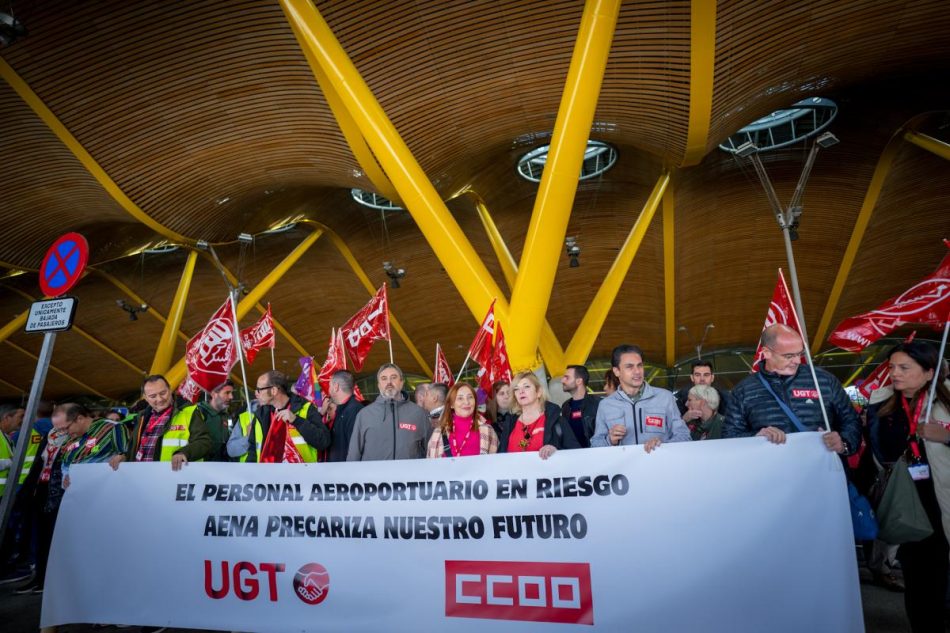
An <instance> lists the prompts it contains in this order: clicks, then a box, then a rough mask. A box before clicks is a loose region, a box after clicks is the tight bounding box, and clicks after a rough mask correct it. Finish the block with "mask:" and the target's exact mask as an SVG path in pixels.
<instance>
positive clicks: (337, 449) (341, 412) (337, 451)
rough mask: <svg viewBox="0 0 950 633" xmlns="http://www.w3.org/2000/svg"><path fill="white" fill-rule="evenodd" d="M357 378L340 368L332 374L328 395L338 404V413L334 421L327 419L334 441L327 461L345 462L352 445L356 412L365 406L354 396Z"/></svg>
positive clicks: (334, 416)
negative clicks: (351, 437)
mask: <svg viewBox="0 0 950 633" xmlns="http://www.w3.org/2000/svg"><path fill="white" fill-rule="evenodd" d="M355 384H356V379H355V378H354V376H353V374H351V373H350V372H348V371H346V370H345V369H340V370H338V371H335V372H333V375H332V376H330V390H329V393H328V394H327V397H328V398H329V399H330V400H331V401H332V402H333V404H335V405H336V413H335V414H334V415H333V419H332V421H330V420H327V426H328V427H330V433H331V435H332V436H333V441H332V442H331V443H330V450H329V451H328V453H327V461H330V462H345V461H346V452H347V450H349V447H350V436H352V435H353V423H354V422H356V414H357V413H359V412H360V410H361V409H362V408H363V403H361V402H360V401H359V400H357V399H356V398H355V397H353V387H354V385H355Z"/></svg>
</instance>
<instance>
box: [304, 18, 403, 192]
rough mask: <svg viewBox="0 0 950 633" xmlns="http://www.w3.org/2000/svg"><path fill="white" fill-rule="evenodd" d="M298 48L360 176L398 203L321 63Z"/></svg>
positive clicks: (312, 55)
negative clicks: (360, 173) (360, 171)
mask: <svg viewBox="0 0 950 633" xmlns="http://www.w3.org/2000/svg"><path fill="white" fill-rule="evenodd" d="M288 22H289V24H290V28H291V30H293V32H294V35H295V36H296V37H297V41H299V42H303V34H302V33H301V32H300V30H299V28H298V27H297V25H296V24H295V23H294V21H293V20H289V21H288ZM300 48H301V50H303V54H304V57H306V58H307V62H308V63H309V64H310V69H311V70H312V71H313V76H314V78H315V79H316V80H317V84H318V85H319V86H320V90H321V91H322V92H323V95H324V97H326V100H327V105H329V106H330V111H331V112H332V113H333V116H334V118H335V119H336V122H337V124H339V126H340V131H341V132H342V133H343V138H345V139H346V143H347V145H349V146H350V150H351V151H352V152H353V157H354V158H356V162H358V163H359V165H360V167H362V168H363V173H364V174H366V177H367V178H368V179H369V181H370V182H371V183H372V184H373V186H374V187H376V191H377V192H378V193H379V194H381V195H383V196H386V197H387V198H389V199H390V200H392V201H393V202H395V203H397V204H398V203H399V193H398V192H397V191H396V188H395V187H394V186H393V184H392V183H391V182H390V181H389V178H387V177H386V174H385V173H383V170H382V168H381V167H380V166H379V163H378V162H377V160H376V157H375V156H373V152H372V150H371V149H370V148H369V146H368V145H367V144H366V139H365V138H363V134H362V133H361V132H360V128H359V126H357V125H356V121H354V120H353V117H352V116H350V113H349V112H348V111H347V110H346V107H345V106H344V105H343V101H342V100H341V99H340V95H339V94H337V91H336V89H335V88H334V87H333V84H332V83H330V80H329V79H328V78H327V74H326V73H325V72H324V71H323V68H321V67H320V62H319V61H317V59H316V57H315V56H314V54H313V52H312V51H311V50H310V48H309V47H308V46H303V45H301V47H300Z"/></svg>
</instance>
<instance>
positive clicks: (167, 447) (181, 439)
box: [158, 405, 201, 462]
mask: <svg viewBox="0 0 950 633" xmlns="http://www.w3.org/2000/svg"><path fill="white" fill-rule="evenodd" d="M197 408H198V407H197V405H191V406H187V407H185V408H184V409H182V410H181V411H179V412H178V413H176V414H175V415H174V417H172V419H171V423H170V424H169V425H168V430H167V431H165V434H164V435H162V452H161V453H160V455H159V458H158V461H160V462H170V461H171V460H172V456H173V455H174V454H175V453H176V452H178V451H179V450H181V449H182V448H184V447H185V446H187V445H188V435H189V430H190V429H189V427H190V426H191V416H192V414H193V413H194V412H195V409H197ZM196 461H201V460H200V459H199V460H196Z"/></svg>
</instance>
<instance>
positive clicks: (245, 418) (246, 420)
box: [238, 411, 264, 462]
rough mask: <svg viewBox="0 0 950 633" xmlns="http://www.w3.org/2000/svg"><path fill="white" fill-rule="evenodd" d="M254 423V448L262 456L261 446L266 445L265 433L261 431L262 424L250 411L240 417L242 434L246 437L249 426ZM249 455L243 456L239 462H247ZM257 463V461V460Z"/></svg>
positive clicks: (239, 422)
mask: <svg viewBox="0 0 950 633" xmlns="http://www.w3.org/2000/svg"><path fill="white" fill-rule="evenodd" d="M252 422H253V423H254V446H255V450H257V452H258V454H260V450H261V446H262V445H263V444H264V431H263V429H261V423H260V422H259V421H258V420H257V416H256V415H254V414H253V413H251V412H250V411H245V412H244V413H242V414H241V415H239V416H238V424H239V425H240V426H241V433H242V434H244V435H245V436H246V435H247V429H248V425H249V424H251V423H252ZM248 453H250V449H248ZM248 453H244V454H243V455H241V457H240V459H238V461H240V462H246V461H247V457H248ZM255 461H257V460H256V458H255Z"/></svg>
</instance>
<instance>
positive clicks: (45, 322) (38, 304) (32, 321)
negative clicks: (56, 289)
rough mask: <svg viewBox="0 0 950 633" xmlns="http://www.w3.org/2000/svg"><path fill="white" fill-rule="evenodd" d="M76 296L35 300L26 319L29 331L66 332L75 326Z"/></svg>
mask: <svg viewBox="0 0 950 633" xmlns="http://www.w3.org/2000/svg"><path fill="white" fill-rule="evenodd" d="M75 314H76V297H60V298H58V299H47V300H45V301H34V302H33V304H32V305H31V306H30V315H29V316H28V317H27V319H26V331H27V332H64V331H66V330H68V329H69V328H71V327H72V326H73V316H74V315H75Z"/></svg>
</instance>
